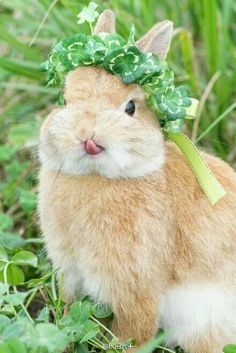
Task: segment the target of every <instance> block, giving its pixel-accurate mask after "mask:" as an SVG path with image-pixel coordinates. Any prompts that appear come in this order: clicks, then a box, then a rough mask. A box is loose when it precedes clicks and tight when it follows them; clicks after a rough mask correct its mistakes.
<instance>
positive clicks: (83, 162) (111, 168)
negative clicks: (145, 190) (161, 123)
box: [39, 146, 164, 178]
mask: <svg viewBox="0 0 236 353" xmlns="http://www.w3.org/2000/svg"><path fill="white" fill-rule="evenodd" d="M39 156H40V161H41V163H42V164H43V165H44V166H45V167H47V168H48V169H50V170H54V171H58V170H60V171H61V172H64V173H66V174H69V175H85V174H100V175H102V176H105V177H107V178H138V177H143V176H146V175H150V174H152V173H154V172H156V171H158V170H160V168H161V167H162V165H163V163H164V151H163V148H161V149H159V151H157V152H156V155H155V156H154V157H153V156H152V158H151V160H148V159H147V160H144V159H143V158H142V157H138V156H133V155H130V154H129V153H128V152H127V151H126V150H125V149H124V148H123V147H120V146H119V147H118V146H116V147H115V148H114V149H113V148H110V149H108V150H106V151H103V152H102V153H101V154H99V155H96V156H91V155H87V154H86V153H83V154H82V155H80V156H78V155H75V154H72V153H71V154H70V155H67V156H66V157H65V158H64V159H63V157H59V156H57V157H56V156H55V155H54V157H53V159H52V158H49V157H48V156H47V155H46V154H45V153H44V152H43V151H42V150H40V153H39Z"/></svg>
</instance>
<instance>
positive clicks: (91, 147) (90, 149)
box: [85, 139, 103, 154]
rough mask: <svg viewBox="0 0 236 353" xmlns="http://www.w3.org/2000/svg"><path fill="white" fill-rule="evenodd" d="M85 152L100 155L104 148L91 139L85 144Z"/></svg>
mask: <svg viewBox="0 0 236 353" xmlns="http://www.w3.org/2000/svg"><path fill="white" fill-rule="evenodd" d="M85 150H86V152H87V153H88V154H98V153H101V152H102V150H103V148H102V147H100V146H98V145H96V143H95V142H94V141H93V140H91V139H90V140H87V141H86V142H85Z"/></svg>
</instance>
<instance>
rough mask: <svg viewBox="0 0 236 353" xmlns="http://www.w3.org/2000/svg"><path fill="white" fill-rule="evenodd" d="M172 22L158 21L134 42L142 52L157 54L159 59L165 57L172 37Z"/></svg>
mask: <svg viewBox="0 0 236 353" xmlns="http://www.w3.org/2000/svg"><path fill="white" fill-rule="evenodd" d="M172 32H173V22H171V21H168V20H166V21H162V22H158V23H157V24H156V25H155V26H153V27H152V28H151V29H150V31H148V32H147V33H146V34H145V35H144V36H143V37H142V38H141V39H139V40H138V41H137V42H136V46H137V47H138V48H139V49H140V50H141V51H143V52H150V53H153V54H156V55H158V57H159V58H160V59H165V57H166V55H167V53H168V50H169V47H170V42H171V38H172Z"/></svg>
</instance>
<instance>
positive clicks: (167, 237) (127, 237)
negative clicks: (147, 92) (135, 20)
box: [39, 11, 236, 353]
mask: <svg viewBox="0 0 236 353" xmlns="http://www.w3.org/2000/svg"><path fill="white" fill-rule="evenodd" d="M95 31H96V33H101V32H109V31H110V32H112V31H114V15H113V14H112V13H111V12H110V11H105V12H104V13H103V14H102V15H101V16H100V18H99V20H98V23H97V26H96V28H95ZM171 34H172V23H171V22H169V21H164V22H161V23H159V24H157V25H156V26H154V27H153V28H152V29H151V30H150V31H149V32H148V33H147V34H146V35H145V36H144V37H143V38H142V39H141V40H139V41H138V42H137V43H136V44H137V46H138V47H139V48H140V49H142V50H143V51H149V52H153V53H155V54H157V55H159V57H160V58H164V57H165V56H166V53H167V51H168V47H169V43H170V40H171ZM65 99H66V106H65V107H62V108H59V109H55V110H54V111H53V112H52V113H51V114H50V115H49V116H48V117H47V119H46V121H45V122H44V124H43V126H42V130H41V137H40V147H39V151H40V159H41V163H42V167H41V172H40V194H39V213H40V221H41V227H42V231H43V235H44V238H45V241H46V245H47V249H48V254H49V257H50V258H51V259H52V262H53V265H54V267H55V268H59V269H60V270H59V272H63V273H64V294H65V298H66V300H67V301H68V302H71V301H72V300H74V299H75V298H76V297H77V296H78V295H79V294H86V295H89V296H90V297H91V298H93V299H94V300H95V301H99V302H102V303H105V304H108V305H110V306H111V308H112V310H113V312H114V322H113V330H114V333H115V334H116V335H118V337H119V338H120V340H125V339H127V338H130V337H134V338H135V339H136V343H137V345H140V344H142V343H143V342H145V341H146V340H148V339H150V338H152V337H153V335H154V334H155V333H156V332H157V330H158V329H159V328H160V327H161V328H163V329H164V330H165V332H166V334H167V344H168V345H170V346H173V347H174V346H176V345H180V346H181V347H183V348H184V349H185V350H186V352H189V353H219V352H222V348H223V346H224V345H225V344H227V343H233V342H234V343H235V342H236V174H235V172H234V171H233V170H232V169H231V168H230V167H229V166H228V165H227V164H226V163H224V162H223V161H221V160H220V159H218V158H215V157H212V156H210V155H208V154H206V153H202V155H203V157H204V158H205V160H206V161H207V163H208V164H209V166H210V167H211V169H212V171H213V173H214V174H215V175H216V177H217V178H218V180H219V181H220V182H221V183H222V185H223V186H224V188H225V190H226V192H227V194H226V196H225V197H224V198H223V199H221V200H220V201H219V202H218V203H217V204H216V205H214V206H212V205H211V204H210V202H209V201H208V199H207V198H206V196H205V194H204V193H203V191H202V189H201V187H200V186H199V183H198V181H197V180H196V178H195V176H194V175H193V172H192V171H191V169H190V167H189V165H188V163H187V161H186V159H185V157H184V156H183V154H182V153H181V152H180V151H179V149H178V148H177V147H176V146H175V145H174V144H173V143H171V142H167V141H164V139H163V137H162V132H161V130H160V127H159V124H158V121H157V118H156V116H155V113H154V112H153V111H151V110H150V109H149V108H148V107H147V106H146V104H145V97H144V93H143V91H142V89H141V87H140V86H137V85H135V84H124V83H122V82H121V80H120V78H118V77H116V76H114V75H112V74H110V73H108V72H107V71H105V70H103V69H101V68H98V67H96V68H95V67H82V68H78V69H76V70H74V71H71V72H70V73H69V74H68V75H67V78H66V83H65Z"/></svg>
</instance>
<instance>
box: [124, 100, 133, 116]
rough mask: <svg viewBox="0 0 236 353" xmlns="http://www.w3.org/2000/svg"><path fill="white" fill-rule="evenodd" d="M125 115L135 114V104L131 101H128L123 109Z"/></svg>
mask: <svg viewBox="0 0 236 353" xmlns="http://www.w3.org/2000/svg"><path fill="white" fill-rule="evenodd" d="M125 112H126V114H128V115H130V116H133V115H134V112H135V104H134V102H133V101H129V102H128V103H127V105H126V107H125Z"/></svg>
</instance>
